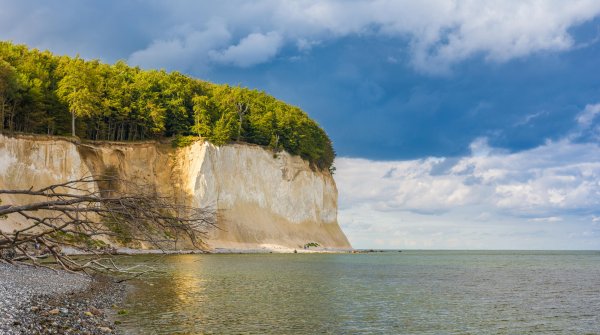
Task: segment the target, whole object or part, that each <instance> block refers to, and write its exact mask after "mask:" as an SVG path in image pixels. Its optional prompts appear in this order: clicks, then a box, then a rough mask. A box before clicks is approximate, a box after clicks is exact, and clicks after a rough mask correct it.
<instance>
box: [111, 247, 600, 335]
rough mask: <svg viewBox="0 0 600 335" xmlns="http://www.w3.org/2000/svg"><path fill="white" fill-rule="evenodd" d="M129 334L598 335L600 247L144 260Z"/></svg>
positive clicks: (124, 315)
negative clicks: (144, 269)
mask: <svg viewBox="0 0 600 335" xmlns="http://www.w3.org/2000/svg"><path fill="white" fill-rule="evenodd" d="M125 263H128V264H150V265H152V266H153V267H154V268H155V269H156V270H157V271H158V272H153V273H149V274H147V275H145V276H144V277H143V278H142V279H139V280H135V281H133V282H132V285H133V288H132V290H131V292H130V293H129V295H128V297H127V298H126V301H125V303H124V305H123V308H122V310H120V311H119V315H118V316H117V318H118V321H119V322H120V323H121V326H122V327H123V328H124V330H125V331H126V333H128V334H600V251H410V250H409V251H406V250H404V251H397V250H389V251H384V252H369V253H359V254H206V255H170V256H162V257H159V258H156V257H155V256H134V257H129V258H127V260H126V261H125Z"/></svg>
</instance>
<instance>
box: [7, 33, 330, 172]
mask: <svg viewBox="0 0 600 335" xmlns="http://www.w3.org/2000/svg"><path fill="white" fill-rule="evenodd" d="M0 131H18V132H27V133H42V134H48V135H77V136H79V137H81V138H84V139H90V140H109V141H136V140H145V139H157V138H161V137H172V136H175V137H180V136H200V137H202V138H205V139H207V140H209V141H210V142H212V143H214V144H216V145H223V144H226V143H230V142H234V141H235V142H246V143H254V144H258V145H262V146H268V147H270V148H272V149H273V150H276V151H277V150H285V151H287V152H289V153H291V154H294V155H300V156H301V157H302V158H304V159H306V160H308V161H309V162H310V163H311V164H312V165H313V166H316V167H318V168H320V169H328V168H331V166H332V163H333V159H334V157H335V153H334V150H333V146H332V143H331V140H330V139H329V137H328V136H327V134H326V133H325V131H324V130H323V129H322V128H321V127H319V125H318V124H317V123H316V122H315V121H314V120H312V119H310V118H309V117H308V115H307V114H306V113H304V112H303V111H302V110H301V109H300V108H298V107H295V106H292V105H289V104H286V103H284V102H282V101H280V100H277V99H275V98H274V97H272V96H270V95H268V94H266V93H265V92H261V91H257V90H251V89H248V88H243V87H239V86H230V85H218V84H213V83H209V82H206V81H202V80H199V79H195V78H192V77H189V76H186V75H183V74H181V73H179V72H170V73H168V72H166V71H164V70H141V69H140V68H139V67H131V66H128V65H127V64H126V63H125V62H124V61H118V62H116V63H115V64H105V63H102V62H100V61H98V60H91V61H86V60H83V59H81V58H80V57H75V58H72V57H67V56H56V55H54V54H52V53H50V52H49V51H39V50H37V49H30V48H28V47H27V46H24V45H15V44H13V43H11V42H2V41H0Z"/></svg>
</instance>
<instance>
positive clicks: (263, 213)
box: [0, 134, 350, 249]
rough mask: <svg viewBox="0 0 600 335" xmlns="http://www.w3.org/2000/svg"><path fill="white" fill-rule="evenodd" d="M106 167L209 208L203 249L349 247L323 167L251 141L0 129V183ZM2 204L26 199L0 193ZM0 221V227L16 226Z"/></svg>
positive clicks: (45, 180)
mask: <svg viewBox="0 0 600 335" xmlns="http://www.w3.org/2000/svg"><path fill="white" fill-rule="evenodd" d="M107 170H111V171H113V172H115V173H118V174H119V176H120V177H122V178H124V179H129V180H144V181H145V182H148V183H151V184H154V185H155V186H156V188H157V189H158V190H159V191H160V192H162V193H164V194H169V195H172V196H175V197H177V198H179V199H180V200H182V201H186V202H187V203H188V204H190V205H192V206H196V207H206V206H212V207H214V208H216V209H217V210H218V211H219V213H220V215H219V228H220V229H212V230H211V231H209V234H208V239H207V243H208V245H209V247H211V248H215V249H217V248H234V249H259V248H263V247H273V248H277V247H286V248H298V247H299V246H302V245H304V244H306V243H309V242H317V243H319V244H320V245H322V246H324V247H329V248H350V244H349V242H348V240H347V239H346V237H345V235H344V233H343V232H342V231H341V229H340V227H339V226H338V224H337V189H336V186H335V182H334V180H333V178H332V176H331V175H330V174H329V173H328V172H323V171H313V170H312V169H311V168H310V166H309V164H308V163H307V162H306V161H304V160H302V159H301V158H300V157H297V156H291V155H289V154H287V153H285V152H280V153H277V154H274V153H273V152H271V151H268V150H265V149H263V148H262V147H259V146H253V145H243V144H232V145H225V146H220V147H216V146H214V145H212V144H210V143H207V142H196V143H194V144H192V145H190V146H188V147H185V148H181V149H173V148H171V147H170V145H168V144H160V143H157V142H144V143H95V144H77V143H73V142H71V141H69V140H67V139H62V138H57V137H44V136H25V135H19V136H17V137H8V136H4V135H1V134H0V188H2V189H7V188H21V189H22V188H30V187H31V186H33V187H38V186H44V185H48V184H52V183H56V182H60V181H66V180H72V179H76V178H79V177H82V176H86V175H92V174H99V173H105V172H106V171H107ZM2 200H3V202H4V203H5V204H8V203H18V202H19V201H27V199H26V198H21V199H19V198H14V197H10V196H2ZM21 223H22V222H20V219H19V218H16V217H9V219H8V220H2V221H0V228H1V229H3V230H9V229H13V228H14V227H15V226H16V225H19V224H21Z"/></svg>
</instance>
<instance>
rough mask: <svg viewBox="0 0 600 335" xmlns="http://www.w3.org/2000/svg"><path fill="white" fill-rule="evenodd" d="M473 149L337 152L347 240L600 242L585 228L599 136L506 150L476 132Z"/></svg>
mask: <svg viewBox="0 0 600 335" xmlns="http://www.w3.org/2000/svg"><path fill="white" fill-rule="evenodd" d="M586 110H589V109H587V108H586ZM471 150H472V153H471V155H469V156H466V157H462V158H459V159H456V160H453V159H449V158H444V157H441V158H440V157H430V158H427V159H419V160H410V161H387V162H384V161H370V160H366V159H356V158H343V157H342V158H338V159H336V162H335V164H336V167H337V171H336V175H335V179H336V182H337V185H338V189H339V192H340V200H339V204H340V215H339V220H340V223H341V224H342V227H343V228H344V230H345V231H346V232H347V234H348V235H349V238H350V240H351V241H352V242H354V243H355V244H357V245H358V246H363V245H365V246H368V244H367V243H369V242H368V241H373V240H375V239H381V240H382V241H385V243H384V245H385V246H386V247H389V248H410V247H413V248H430V247H437V248H486V249H489V248H516V249H520V248H525V249H531V248H542V249H547V248H574V249H580V248H599V247H600V238H597V236H596V235H589V234H587V235H586V234H583V231H584V230H585V229H587V231H593V229H594V227H593V226H590V225H594V224H597V222H598V218H599V217H600V145H598V144H597V143H575V142H572V141H571V140H570V139H568V138H567V139H563V140H560V141H555V142H552V141H547V142H546V143H545V144H544V145H542V146H539V147H537V148H534V149H530V150H526V151H521V152H517V153H509V152H506V151H502V150H498V149H495V148H492V147H490V146H489V145H488V143H487V140H486V139H485V138H479V139H476V140H475V141H474V142H473V143H472V145H471ZM590 217H591V218H592V219H591V221H590ZM548 224H552V226H551V227H550V226H549V225H548ZM590 229H591V230H590ZM421 232H427V234H421ZM428 234H431V235H428ZM394 236H396V237H394ZM398 236H401V238H400V237H398ZM566 236H571V238H567V237H566ZM584 237H585V239H584ZM363 243H364V244H363Z"/></svg>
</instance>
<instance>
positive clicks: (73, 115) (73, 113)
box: [71, 110, 75, 137]
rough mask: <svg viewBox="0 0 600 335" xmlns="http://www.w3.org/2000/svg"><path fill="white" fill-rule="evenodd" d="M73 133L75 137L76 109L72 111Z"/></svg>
mask: <svg viewBox="0 0 600 335" xmlns="http://www.w3.org/2000/svg"><path fill="white" fill-rule="evenodd" d="M71 134H73V137H75V111H73V110H72V111H71Z"/></svg>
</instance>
